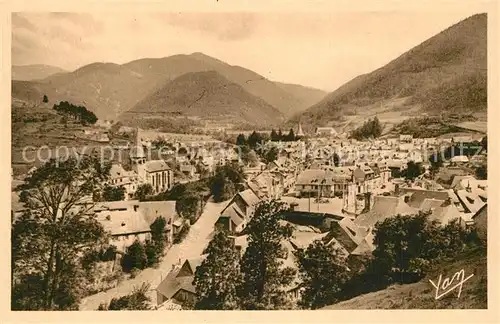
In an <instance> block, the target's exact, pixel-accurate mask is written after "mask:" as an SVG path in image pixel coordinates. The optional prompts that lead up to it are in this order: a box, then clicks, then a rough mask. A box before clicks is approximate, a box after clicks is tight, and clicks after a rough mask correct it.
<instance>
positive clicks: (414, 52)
mask: <svg viewBox="0 0 500 324" xmlns="http://www.w3.org/2000/svg"><path fill="white" fill-rule="evenodd" d="M486 35H487V16H486V14H477V15H474V16H471V17H469V18H467V19H465V20H463V21H461V22H459V23H457V24H455V25H453V26H451V27H449V28H448V29H446V30H444V31H442V32H441V33H439V34H437V35H435V36H434V37H432V38H430V39H428V40H427V41H425V42H423V43H422V44H420V45H418V46H416V47H414V48H413V49H411V50H409V51H408V52H406V53H404V54H403V55H401V56H400V57H398V58H396V59H395V60H393V61H391V62H390V63H388V64H387V65H385V66H383V67H381V68H379V69H377V70H375V71H373V72H371V73H368V74H364V75H360V76H358V77H356V78H354V79H353V80H351V81H349V82H348V83H346V84H344V85H343V86H341V87H340V88H338V89H337V90H335V91H333V92H332V93H330V94H329V95H327V96H326V97H325V98H324V99H323V100H321V101H320V102H319V103H317V104H315V105H313V106H312V107H310V108H309V109H307V110H306V111H305V112H303V113H301V114H298V115H296V116H294V117H293V118H292V119H291V122H296V121H297V120H299V119H300V120H301V122H302V123H303V124H306V125H327V124H330V125H338V126H344V127H345V126H346V125H347V124H351V126H352V127H353V126H354V125H356V124H359V123H360V122H362V121H364V120H366V118H368V117H370V116H374V115H375V114H377V116H378V118H379V119H380V120H381V121H382V122H384V119H386V120H387V121H388V122H397V121H398V120H399V121H400V120H401V119H405V118H409V116H419V115H421V114H428V115H439V114H441V113H442V112H444V113H448V112H453V113H482V114H485V112H486V105H487V84H486V78H487V73H486V71H487V46H486V45H487V40H486ZM356 116H359V117H362V118H357V117H356Z"/></svg>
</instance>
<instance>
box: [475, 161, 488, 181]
mask: <svg viewBox="0 0 500 324" xmlns="http://www.w3.org/2000/svg"><path fill="white" fill-rule="evenodd" d="M476 178H478V179H479V180H487V179H488V164H487V163H484V164H482V165H481V166H479V167H478V168H477V169H476Z"/></svg>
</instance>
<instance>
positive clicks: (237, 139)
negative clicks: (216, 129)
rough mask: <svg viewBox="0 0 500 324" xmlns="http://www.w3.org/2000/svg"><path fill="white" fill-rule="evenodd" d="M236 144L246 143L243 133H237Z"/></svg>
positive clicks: (243, 144) (242, 144)
mask: <svg viewBox="0 0 500 324" xmlns="http://www.w3.org/2000/svg"><path fill="white" fill-rule="evenodd" d="M236 145H237V146H245V145H247V140H246V138H245V135H243V134H240V135H238V137H237V138H236Z"/></svg>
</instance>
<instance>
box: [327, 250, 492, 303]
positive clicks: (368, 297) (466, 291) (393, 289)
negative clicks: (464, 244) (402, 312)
mask: <svg viewBox="0 0 500 324" xmlns="http://www.w3.org/2000/svg"><path fill="white" fill-rule="evenodd" d="M462 269H463V270H464V272H465V277H468V276H469V275H471V274H473V275H474V276H473V277H472V278H470V279H469V280H467V281H466V282H465V283H464V285H463V289H462V293H461V295H460V298H457V294H458V291H454V292H450V293H449V294H448V295H446V296H444V297H442V298H441V299H439V300H436V299H435V289H434V287H433V286H432V285H431V283H430V282H429V280H432V281H433V282H434V283H437V281H438V279H439V275H440V274H441V275H442V276H443V277H442V278H443V280H444V279H445V278H447V277H449V278H451V277H452V276H453V274H454V273H455V272H458V271H460V270H462ZM487 274H488V271H487V256H486V249H484V248H476V249H475V250H472V251H468V252H465V253H463V254H462V255H460V256H459V257H458V258H457V259H456V260H449V261H448V262H446V261H444V262H441V263H440V264H439V265H437V266H436V267H435V269H433V271H431V272H430V273H429V275H427V276H426V277H425V278H423V279H422V280H420V281H419V282H417V283H413V284H407V285H393V286H390V287H388V288H386V289H383V290H380V291H376V292H372V293H368V294H365V295H361V296H358V297H355V298H352V299H349V300H346V301H342V302H340V303H337V304H334V305H330V306H327V307H325V308H323V309H328V310H331V309H351V310H352V309H486V308H487V307H488V302H487V286H488V285H487Z"/></svg>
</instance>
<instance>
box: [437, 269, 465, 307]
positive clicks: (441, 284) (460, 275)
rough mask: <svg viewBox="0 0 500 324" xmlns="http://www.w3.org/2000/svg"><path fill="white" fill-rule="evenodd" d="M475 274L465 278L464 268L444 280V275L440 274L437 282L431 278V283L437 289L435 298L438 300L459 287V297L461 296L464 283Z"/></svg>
mask: <svg viewBox="0 0 500 324" xmlns="http://www.w3.org/2000/svg"><path fill="white" fill-rule="evenodd" d="M473 276H474V275H473V274H471V275H470V276H468V277H467V278H465V271H464V269H462V270H460V271H458V272H455V274H454V275H453V276H452V277H451V278H444V280H443V275H441V274H440V275H439V278H438V282H437V283H434V281H432V280H429V281H430V283H431V285H432V286H433V287H434V288H435V289H436V295H435V299H436V300H438V299H440V298H441V297H443V296H445V295H447V294H448V293H450V292H452V291H453V290H455V289H457V288H458V295H457V298H460V295H461V294H462V287H463V285H464V283H465V282H466V281H467V280H469V279H470V278H472V277H473Z"/></svg>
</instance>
